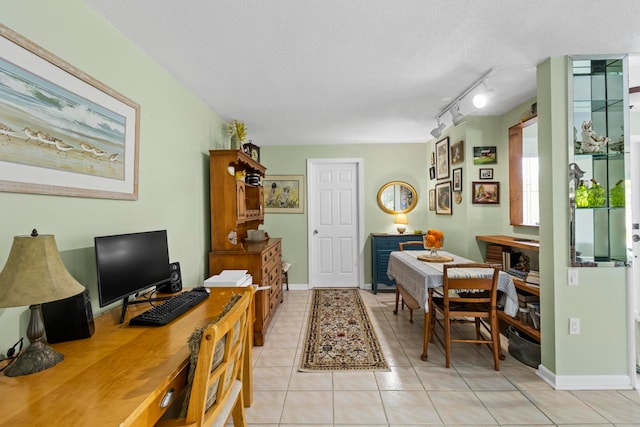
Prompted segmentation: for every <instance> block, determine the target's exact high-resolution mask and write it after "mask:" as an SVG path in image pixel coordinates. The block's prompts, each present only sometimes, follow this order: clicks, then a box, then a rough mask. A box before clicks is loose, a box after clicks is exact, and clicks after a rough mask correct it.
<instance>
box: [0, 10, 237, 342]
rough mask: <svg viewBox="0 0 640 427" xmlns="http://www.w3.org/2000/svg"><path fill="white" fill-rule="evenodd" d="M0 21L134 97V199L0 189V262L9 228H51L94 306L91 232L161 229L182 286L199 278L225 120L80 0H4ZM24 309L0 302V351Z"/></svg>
mask: <svg viewBox="0 0 640 427" xmlns="http://www.w3.org/2000/svg"><path fill="white" fill-rule="evenodd" d="M2 6H3V7H2V23H3V24H4V25H6V26H7V27H9V28H11V29H12V30H14V31H16V32H18V33H20V34H21V35H23V36H25V37H26V38H28V39H29V40H31V41H32V42H34V43H36V44H39V45H40V46H42V47H44V48H45V49H47V50H49V51H51V52H52V53H54V54H55V55H57V56H58V57H60V58H62V59H63V60H65V61H67V62H68V63H70V64H72V65H74V66H75V67H77V68H78V69H80V70H82V71H83V72H85V73H87V74H89V75H90V76H92V77H94V78H95V79H97V80H99V81H101V82H102V83H104V84H106V85H107V86H109V87H111V88H112V89H114V90H116V91H118V92H120V93H122V94H124V95H125V96H127V97H128V98H130V99H131V100H133V101H134V102H136V103H138V104H140V106H141V115H140V147H139V149H140V152H139V159H140V163H139V192H138V200H137V201H121V200H106V199H90V198H74V197H61V196H45V195H32V194H13V193H0V206H1V207H2V208H1V209H0V223H2V227H0V265H1V266H4V263H5V262H6V259H7V257H8V254H9V250H10V248H11V243H12V240H13V236H15V235H25V234H29V233H30V232H31V229H33V228H37V229H38V231H39V232H40V233H41V234H53V235H55V237H56V241H57V244H58V249H59V250H60V252H61V256H62V259H63V261H64V262H65V264H66V265H67V268H68V269H69V271H70V272H71V274H73V275H74V276H75V277H76V278H77V279H78V281H79V282H80V283H82V284H83V285H85V286H86V287H87V288H88V289H89V291H90V293H91V298H92V304H93V306H94V310H96V311H98V306H97V305H98V296H97V287H96V286H97V285H96V273H95V260H94V252H93V237H94V236H100V235H108V234H118V233H126V232H135V231H146V230H154V229H166V230H167V231H168V236H169V254H170V258H171V260H172V261H178V262H180V265H181V270H182V275H183V280H184V283H185V285H187V286H192V285H194V284H197V283H200V282H201V281H202V280H203V278H204V275H205V273H206V270H207V262H206V257H207V252H208V249H209V246H210V245H209V219H208V216H209V196H208V191H209V189H208V182H209V180H208V173H209V168H208V150H210V149H213V148H221V147H222V146H223V145H224V144H225V143H228V136H227V135H226V133H225V132H226V130H225V127H224V125H225V124H224V122H223V121H222V120H221V119H220V118H219V117H218V116H217V115H216V114H215V113H213V112H212V111H211V110H210V109H209V108H207V107H206V106H205V105H204V104H203V103H202V102H201V101H200V100H199V99H198V98H197V97H196V96H194V95H193V94H192V93H190V92H189V91H187V90H186V89H185V88H184V87H183V86H181V85H180V84H179V83H178V82H177V81H176V80H175V79H173V78H172V77H171V76H170V75H169V74H168V73H167V72H166V71H165V70H164V69H162V68H160V67H159V66H158V65H157V64H155V63H154V62H153V61H151V59H150V58H149V57H148V56H147V55H146V54H144V53H143V52H141V51H140V50H139V49H138V48H137V47H135V46H134V45H133V44H132V43H131V42H130V41H129V40H127V39H125V38H124V37H123V36H122V35H121V34H120V33H118V32H117V31H116V30H115V28H114V27H112V26H111V24H109V23H108V22H106V21H104V20H103V19H102V18H101V17H99V16H98V15H97V14H96V13H95V12H94V11H93V10H91V9H90V8H88V7H87V6H86V5H85V4H84V3H83V2H82V1H81V0H55V1H46V2H44V1H30V0H9V1H4V2H3V5H2ZM27 322H28V310H26V308H25V307H20V308H8V309H0V324H1V325H2V332H1V333H0V353H4V352H5V350H6V349H7V348H9V347H11V346H12V345H13V344H14V343H15V342H16V341H17V339H18V338H19V337H20V336H21V335H22V336H23V335H24V334H25V331H26V326H27Z"/></svg>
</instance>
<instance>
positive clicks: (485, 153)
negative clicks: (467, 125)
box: [473, 146, 498, 165]
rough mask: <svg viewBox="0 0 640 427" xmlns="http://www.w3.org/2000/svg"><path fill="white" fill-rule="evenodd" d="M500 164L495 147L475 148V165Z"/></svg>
mask: <svg viewBox="0 0 640 427" xmlns="http://www.w3.org/2000/svg"><path fill="white" fill-rule="evenodd" d="M496 163H498V151H497V148H496V147H495V146H488V147H473V164H474V165H493V164H496Z"/></svg>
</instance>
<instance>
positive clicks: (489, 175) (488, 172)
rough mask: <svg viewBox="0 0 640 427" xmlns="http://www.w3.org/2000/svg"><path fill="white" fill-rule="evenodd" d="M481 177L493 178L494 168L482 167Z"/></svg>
mask: <svg viewBox="0 0 640 427" xmlns="http://www.w3.org/2000/svg"><path fill="white" fill-rule="evenodd" d="M480 179H493V168H480Z"/></svg>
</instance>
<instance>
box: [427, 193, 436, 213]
mask: <svg viewBox="0 0 640 427" xmlns="http://www.w3.org/2000/svg"><path fill="white" fill-rule="evenodd" d="M429 210H430V211H435V210H436V190H429Z"/></svg>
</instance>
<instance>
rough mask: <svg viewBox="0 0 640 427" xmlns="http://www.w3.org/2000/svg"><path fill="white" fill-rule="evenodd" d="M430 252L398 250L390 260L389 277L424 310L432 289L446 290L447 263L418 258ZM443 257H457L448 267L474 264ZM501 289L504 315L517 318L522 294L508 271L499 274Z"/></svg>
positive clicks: (461, 258)
mask: <svg viewBox="0 0 640 427" xmlns="http://www.w3.org/2000/svg"><path fill="white" fill-rule="evenodd" d="M428 254H429V251H394V252H391V254H390V257H389V266H388V267H387V275H388V276H389V277H390V278H391V279H394V280H395V281H396V283H400V284H401V285H402V288H403V289H405V290H406V291H407V292H408V293H409V294H410V295H411V296H412V297H414V298H415V299H416V301H418V303H419V304H420V307H422V308H423V309H424V310H426V309H427V307H428V298H429V295H428V292H427V289H428V288H439V287H442V284H443V280H442V277H443V275H442V271H443V264H444V263H441V262H425V261H421V260H419V259H418V256H419V255H428ZM438 254H440V255H448V256H451V257H453V261H451V262H450V263H447V264H459V263H468V262H473V261H471V260H468V259H466V258H463V257H461V256H458V255H455V254H452V253H449V252H445V251H438ZM498 290H499V291H502V292H503V293H504V295H505V296H506V298H504V312H505V313H507V314H508V315H509V316H512V317H515V316H516V315H517V314H518V294H517V293H516V287H515V285H514V284H513V280H511V276H510V275H509V274H507V273H505V272H504V271H501V272H500V274H499V275H498Z"/></svg>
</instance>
